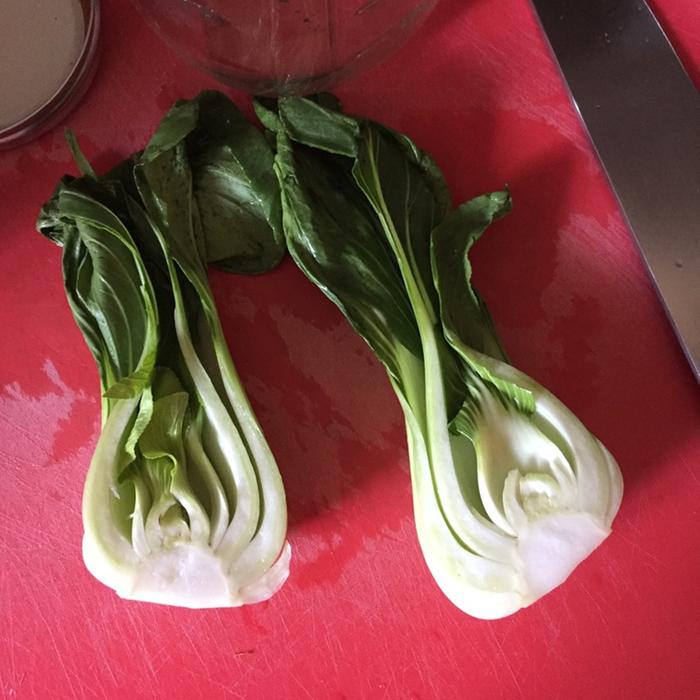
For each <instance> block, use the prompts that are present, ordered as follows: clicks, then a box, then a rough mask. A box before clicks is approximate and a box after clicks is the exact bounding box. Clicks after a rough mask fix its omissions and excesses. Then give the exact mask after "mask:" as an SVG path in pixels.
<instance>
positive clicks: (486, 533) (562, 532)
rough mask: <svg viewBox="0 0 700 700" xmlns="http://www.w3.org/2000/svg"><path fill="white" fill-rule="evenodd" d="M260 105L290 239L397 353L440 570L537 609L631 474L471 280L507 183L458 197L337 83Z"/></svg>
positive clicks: (463, 584) (311, 268) (471, 595)
mask: <svg viewBox="0 0 700 700" xmlns="http://www.w3.org/2000/svg"><path fill="white" fill-rule="evenodd" d="M256 109H257V112H258V115H259V117H260V119H261V121H262V122H263V123H264V125H265V126H266V127H267V129H268V130H269V132H270V134H271V136H272V137H273V138H274V142H275V143H276V156H275V171H276V173H277V176H278V179H279V183H280V188H281V194H282V208H283V224H284V232H285V236H286V239H287V245H288V248H289V250H290V252H291V254H292V256H293V258H294V260H295V261H296V263H297V264H298V266H299V267H300V268H301V269H302V270H303V271H304V273H305V274H306V275H307V276H308V277H309V278H310V279H311V280H312V281H313V282H315V283H316V284H317V285H318V286H319V287H320V289H321V290H323V292H324V293H325V294H326V295H327V296H328V297H329V298H330V299H332V300H333V301H334V302H335V303H336V304H337V305H338V306H339V308H340V309H341V310H342V312H343V313H344V314H345V316H346V317H347V318H348V320H349V321H350V323H351V324H352V325H353V327H354V328H355V329H356V330H357V332H358V333H359V334H360V335H361V336H362V337H364V339H365V340H366V341H367V343H368V344H369V345H370V347H371V348H372V350H373V351H374V352H375V354H376V355H377V357H378V358H379V360H380V361H381V362H382V363H383V364H384V366H385V368H386V370H387V373H388V375H389V379H390V381H391V384H392V386H393V388H394V391H395V392H396V395H397V397H398V399H399V401H400V403H401V406H402V408H403V413H404V417H405V422H406V431H407V436H408V447H409V456H410V467H411V479H412V486H413V495H414V511H415V522H416V527H417V532H418V538H419V541H420V544H421V547H422V551H423V554H424V556H425V560H426V562H427V564H428V567H429V569H430V571H431V572H432V574H433V577H434V578H435V580H436V582H437V583H438V585H439V586H440V588H441V589H442V590H443V591H444V593H445V594H446V595H447V596H448V598H449V599H450V600H451V601H452V602H453V603H454V604H455V605H457V606H458V607H459V608H461V609H462V610H463V611H465V612H467V613H469V614H470V615H473V616H475V617H480V618H499V617H503V616H506V615H509V614H511V613H514V612H516V611H517V610H519V609H520V608H522V607H525V606H527V605H529V604H531V603H532V602H533V601H535V600H537V599H538V598H540V597H541V596H543V595H544V594H546V593H547V592H548V591H551V590H552V589H553V588H555V587H556V586H558V585H559V584H561V583H562V582H563V581H564V580H565V579H566V578H567V577H568V576H569V574H570V573H571V572H572V570H573V569H574V568H575V567H576V566H577V565H578V563H579V562H581V561H582V560H583V559H584V558H586V557H587V556H588V555H589V554H590V553H591V552H592V551H593V550H594V549H595V548H596V547H597V546H598V545H599V544H600V543H601V542H602V541H603V540H604V539H605V538H606V537H607V536H608V534H609V533H610V527H611V523H612V521H613V518H614V517H615V514H616V513H617V510H618V507H619V505H620V499H621V495H622V480H621V476H620V471H619V469H618V467H617V464H616V463H615V461H614V459H613V458H612V457H611V455H610V453H609V452H608V451H607V450H606V449H605V447H603V445H602V444H601V443H600V442H599V441H598V440H597V439H596V438H595V437H594V436H593V435H591V433H589V431H588V430H587V429H586V428H585V427H584V426H583V425H582V424H581V422H580V421H579V420H578V419H577V418H576V417H575V416H574V415H573V413H572V412H571V411H569V410H568V409H567V408H566V407H565V406H564V405H563V404H562V403H561V402H560V401H558V400H557V399H556V398H555V397H554V396H552V395H551V394H550V393H549V392H548V391H546V390H545V389H544V388H543V387H541V386H539V385H538V384H537V383H536V382H535V381H533V380H532V379H530V378H529V377H527V376H526V375H525V374H523V373H522V372H520V371H518V370H516V369H515V368H513V367H512V366H510V364H509V363H508V361H507V358H506V355H505V353H504V351H503V349H502V348H501V344H500V342H499V339H498V337H497V335H496V332H495V330H494V326H493V323H492V321H491V318H490V316H489V314H488V312H487V309H486V306H485V304H484V302H483V300H482V299H481V297H480V296H479V295H478V293H477V292H476V291H475V290H474V288H473V287H472V285H471V265H470V261H469V256H468V254H469V251H470V248H471V246H472V244H473V243H474V242H475V241H476V240H477V239H478V238H479V236H480V235H481V234H482V233H483V232H484V230H485V229H486V228H487V227H488V226H489V225H490V224H491V222H492V221H493V220H494V219H497V218H499V217H501V216H503V215H504V214H506V213H507V212H508V211H509V209H510V206H511V202H510V195H509V194H508V192H506V191H504V192H494V193H491V194H488V195H484V196H482V197H477V198H476V199H473V200H471V201H469V202H466V203H465V204H463V205H461V206H460V207H457V208H456V209H454V208H452V206H451V203H450V198H449V195H448V192H447V187H446V185H445V182H444V180H443V177H442V175H441V173H440V171H439V170H438V168H437V166H436V165H435V164H434V163H433V161H432V160H431V159H430V158H429V157H428V156H427V155H426V154H425V153H423V152H421V151H420V150H419V149H418V148H417V147H416V146H415V144H414V143H413V142H412V141H411V140H410V139H408V138H407V137H406V136H404V135H403V134H399V133H396V132H394V131H391V130H390V129H387V128H385V127H383V126H381V125H379V124H377V123H373V122H371V121H366V120H356V119H353V118H351V117H349V116H346V115H344V114H342V113H340V111H339V110H338V107H337V105H336V104H335V103H334V102H333V100H332V99H331V98H330V97H329V96H320V97H318V98H315V99H302V98H281V99H279V100H278V101H277V102H270V101H260V102H259V103H258V104H257V107H256ZM368 410H371V408H370V407H368Z"/></svg>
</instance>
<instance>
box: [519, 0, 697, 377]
mask: <svg viewBox="0 0 700 700" xmlns="http://www.w3.org/2000/svg"><path fill="white" fill-rule="evenodd" d="M532 4H533V5H534V7H535V9H536V11H537V14H538V15H539V19H540V23H541V25H542V28H543V29H544V32H545V34H546V36H547V39H548V41H549V44H550V46H551V48H552V51H553V53H554V55H555V57H556V60H557V62H558V63H559V66H560V68H561V71H562V73H563V75H564V78H565V79H566V82H567V84H568V86H569V89H570V91H571V95H572V98H573V101H574V104H575V106H576V107H577V109H578V111H579V114H580V115H581V119H582V120H583V123H584V124H585V126H586V128H587V129H588V133H589V134H590V137H591V140H592V141H593V145H594V147H595V149H596V151H597V153H598V156H599V158H600V160H601V162H602V164H603V168H604V169H605V172H606V173H607V175H608V178H609V180H610V183H611V184H612V187H613V190H614V191H615V194H616V195H617V198H618V200H619V202H620V205H621V206H622V210H623V211H624V213H625V216H626V218H627V222H628V223H629V226H630V229H631V230H632V232H633V233H634V235H635V237H636V240H637V244H638V247H639V250H640V252H641V254H642V256H643V257H644V259H645V261H646V264H647V266H648V268H649V271H650V273H651V276H652V278H653V280H654V283H655V286H656V289H657V291H658V293H659V296H660V297H661V300H662V302H663V304H664V306H665V308H666V312H667V313H668V316H669V319H670V321H671V324H672V325H673V328H674V330H675V332H676V334H677V336H678V339H679V340H680V342H681V346H682V347H683V350H684V352H685V354H686V357H687V358H688V361H689V362H690V365H691V368H692V369H693V372H694V373H695V377H696V379H697V380H698V381H700V94H699V93H698V91H697V90H696V88H695V86H694V85H693V83H692V82H691V80H690V78H689V77H688V74H687V73H686V72H685V70H684V69H683V66H682V65H681V63H680V61H679V59H678V56H677V55H676V53H675V51H674V50H673V47H672V46H671V44H670V43H669V41H668V39H667V38H666V35H665V34H664V32H663V30H662V29H661V27H660V26H659V24H658V22H657V21H656V18H655V17H654V15H653V13H652V11H651V10H650V9H649V7H648V6H647V4H646V3H645V2H644V0H532Z"/></svg>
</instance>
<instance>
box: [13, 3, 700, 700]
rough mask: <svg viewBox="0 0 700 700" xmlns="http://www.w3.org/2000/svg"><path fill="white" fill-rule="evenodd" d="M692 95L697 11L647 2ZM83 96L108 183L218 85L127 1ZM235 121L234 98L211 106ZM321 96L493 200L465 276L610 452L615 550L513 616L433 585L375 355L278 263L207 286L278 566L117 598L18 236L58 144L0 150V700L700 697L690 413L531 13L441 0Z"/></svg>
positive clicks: (84, 402) (699, 556) (90, 369)
mask: <svg viewBox="0 0 700 700" xmlns="http://www.w3.org/2000/svg"><path fill="white" fill-rule="evenodd" d="M654 7H655V9H656V10H657V12H658V14H659V16H660V18H661V20H662V22H663V23H664V25H665V27H666V29H667V30H668V31H669V34H670V36H671V37H672V39H673V41H674V43H675V44H676V46H677V47H678V51H679V54H680V55H681V58H682V59H683V60H684V61H685V63H686V65H687V67H688V70H689V72H690V73H691V76H692V77H693V78H694V79H695V80H696V84H697V81H698V74H699V73H698V67H699V66H700V42H699V41H698V36H700V9H699V6H698V4H697V2H695V1H694V0H675V1H672V0H665V1H662V0H658V2H657V3H655V6H654ZM103 9H104V32H103V38H102V56H101V63H100V66H99V71H98V74H97V76H96V79H95V82H94V84H93V85H92V87H91V88H90V90H89V92H88V94H87V95H86V97H85V99H84V101H83V102H82V103H81V105H80V106H79V108H78V109H77V110H76V111H75V112H74V113H73V114H72V115H71V116H70V118H69V120H68V122H67V123H68V124H70V126H71V127H72V128H73V129H74V130H75V132H76V133H77V135H78V137H79V139H80V142H81V144H82V145H83V147H84V150H85V151H86V154H87V155H88V157H89V158H90V159H91V160H92V161H93V163H94V165H95V167H96V168H97V169H98V170H104V169H106V168H108V167H110V166H112V165H113V164H115V163H116V162H118V161H119V160H120V159H121V158H122V157H124V156H125V155H127V154H128V153H130V152H131V151H134V150H136V149H138V148H141V147H142V146H143V145H144V143H145V141H146V139H147V138H148V135H149V134H150V133H151V131H152V130H153V128H154V127H155V125H156V124H157V122H158V120H159V118H160V117H161V115H162V114H163V112H164V111H165V110H166V109H167V108H168V107H169V106H170V105H171V104H172V102H173V101H174V100H175V99H177V98H181V97H191V96H193V95H195V94H196V93H197V92H198V91H199V90H201V89H203V88H207V87H209V88H211V87H216V85H215V83H214V82H213V81H212V80H211V79H209V78H207V77H205V76H203V75H202V74H200V73H198V72H196V71H195V70H194V69H191V68H189V67H187V66H186V65H185V64H184V63H183V62H182V61H180V60H179V59H178V58H177V56H175V55H174V54H173V53H172V52H171V51H170V50H169V49H167V48H166V47H165V46H164V45H163V44H161V42H160V41H159V40H158V39H157V38H156V37H155V36H154V35H153V34H152V33H151V31H150V30H149V29H148V28H147V27H146V26H145V25H144V24H143V22H142V20H141V19H140V18H139V16H138V15H137V14H136V12H135V11H134V9H133V7H132V6H131V4H130V3H124V2H120V1H119V0H105V2H104V3H103ZM229 94H230V95H231V96H232V97H233V98H234V99H235V100H236V102H237V103H238V104H239V105H241V106H242V107H244V108H245V109H246V110H249V101H248V100H247V99H246V98H245V97H244V96H243V95H241V94H239V93H235V92H229ZM337 94H338V95H339V96H340V97H341V99H342V100H343V102H344V105H345V108H346V110H347V111H349V112H353V113H356V114H361V115H366V116H369V117H372V118H375V119H379V120H381V121H383V122H385V123H387V124H389V125H390V126H392V127H394V128H397V129H400V130H402V131H405V132H406V133H408V134H409V135H411V136H412V137H413V138H414V139H415V140H416V141H417V142H418V144H419V145H420V146H421V147H423V148H424V149H426V150H427V151H428V152H430V153H431V154H432V155H433V156H434V157H435V158H436V159H437V161H438V163H439V164H440V166H441V167H442V168H443V170H444V172H445V174H446V177H447V180H448V182H449V185H450V188H451V191H452V193H453V195H454V198H455V201H461V200H463V199H465V198H468V197H470V196H474V195H477V194H480V193H482V192H485V191H489V190H493V189H498V188H501V187H502V186H503V185H504V184H505V183H507V184H508V185H509V187H510V189H511V192H512V196H513V200H514V211H513V213H512V214H511V215H509V216H508V217H507V218H505V219H504V220H502V221H500V222H498V223H497V224H496V225H494V226H493V228H492V230H490V231H489V232H488V234H487V235H486V236H485V237H484V238H483V239H482V241H480V242H479V244H478V246H477V248H476V249H475V254H474V266H475V281H476V284H477V286H478V287H479V289H480V291H481V292H482V294H483V296H484V297H485V298H486V300H487V302H488V303H489V306H490V309H491V311H492V314H493V316H494V318H495V320H496V323H497V326H498V328H499V330H500V332H501V335H502V337H503V340H504V344H505V346H506V347H507V348H508V350H509V352H510V355H511V357H512V359H513V361H514V363H515V364H516V365H517V366H519V367H520V368H521V369H523V370H524V371H526V372H527V373H529V374H531V375H532V376H533V377H535V378H536V379H537V380H538V381H540V382H541V383H543V384H544V385H545V386H547V387H548V388H550V389H551V390H552V391H553V392H554V393H556V394H557V395H558V396H559V397H560V398H561V399H562V400H564V402H565V403H567V404H568V405H569V406H570V407H571V408H572V409H573V410H574V412H575V413H576V414H577V415H579V416H580V418H581V419H582V420H583V421H584V422H585V423H586V424H587V426H588V427H589V428H590V429H591V430H592V431H593V432H594V433H595V434H596V435H598V436H599V437H600V438H601V439H602V440H603V442H604V443H605V444H606V445H607V446H608V447H609V448H610V450H611V451H612V452H613V454H614V455H615V456H616V457H617V459H618V461H619V463H620V466H621V468H622V471H623V473H624V477H625V486H626V493H625V499H624V501H623V504H622V508H621V510H620V513H619V516H618V518H617V520H616V521H615V525H614V532H613V534H612V536H611V537H610V538H609V539H608V540H607V541H606V542H605V543H604V544H603V546H602V547H601V548H600V549H599V550H597V551H596V552H595V553H594V554H593V555H592V556H591V557H590V558H589V559H588V560H587V561H586V562H584V563H583V564H582V565H581V566H580V567H579V568H578V569H577V570H576V572H575V573H574V575H573V576H572V577H571V578H570V580H569V581H568V582H567V583H566V584H565V585H563V586H562V587H560V588H559V589H557V590H556V591H554V592H553V593H552V594H550V595H549V596H547V597H546V598H545V599H544V600H542V601H540V602H539V603H537V604H536V605H534V606H533V607H531V608H529V609H527V610H525V611H522V612H521V613H519V614H517V615H515V616H513V617H510V618H507V619H504V620H501V621H496V622H482V621H478V620H474V619H471V618H469V617H467V616H465V615H464V614H462V613H460V612H459V611H458V610H457V609H456V608H455V607H453V606H452V604H451V603H449V602H448V601H447V600H446V599H445V598H444V597H443V596H442V594H441V593H440V592H439V590H438V589H437V587H436V585H435V584H434V582H433V581H432V579H431V578H430V576H429V574H428V572H427V569H426V567H425V564H424V562H423V559H422V557H421V554H420V550H419V547H418V543H417V540H416V534H415V530H414V525H413V518H412V511H411V509H412V504H411V491H410V483H409V474H408V458H407V452H406V447H405V436H404V430H403V424H402V420H401V414H400V410H399V407H398V404H397V402H396V400H395V398H394V395H393V393H392V391H391V389H390V387H389V384H388V382H387V381H386V378H385V376H384V374H383V371H382V369H381V368H380V367H379V365H378V363H377V362H376V361H375V359H374V358H373V356H372V355H371V353H370V352H369V350H368V348H367V347H366V346H365V345H364V343H363V341H362V340H360V339H359V338H358V337H357V336H356V335H354V334H353V332H352V331H351V329H350V327H349V326H348V325H347V323H346V322H345V321H344V319H343V317H342V316H341V315H340V313H339V312H338V311H337V310H336V309H335V307H334V306H333V305H332V304H331V303H330V302H329V301H327V300H326V299H325V298H324V297H323V296H322V294H321V293H320V292H319V291H318V290H316V289H315V288H314V287H313V286H312V285H311V284H310V283H309V282H307V281H306V280H305V278H304V277H303V276H302V274H301V273H300V272H299V271H298V270H297V269H296V268H295V267H294V266H293V265H292V264H291V263H290V262H289V261H287V262H285V263H284V264H283V265H282V266H281V267H280V268H279V269H277V270H276V271H274V272H273V273H271V274H269V275H265V276H263V277H256V278H243V277H236V276H230V275H225V274H221V273H217V272H212V276H211V281H212V286H213V289H214V292H215V295H216V298H217V301H218V302H219V309H220V313H221V316H222V320H223V324H224V329H225V332H226V336H227V339H228V341H229V344H230V348H231V352H232V355H233V358H234V361H235V363H236V365H237V367H238V368H239V370H240V373H241V375H242V377H243V380H244V382H245V385H246V387H247V390H248V392H249V394H250V397H251V400H252V402H253V404H254V407H255V410H256V412H257V415H258V417H259V419H260V422H261V423H262V425H263V428H264V430H265V432H266V434H267V436H268V437H269V441H270V443H271V445H272V447H273V449H274V451H275V454H276V455H277V458H278V461H279V465H280V469H281V472H282V475H283V479H284V483H285V487H286V491H287V496H288V501H289V522H290V528H289V539H290V542H291V545H292V550H293V562H292V573H291V576H290V578H289V580H288V582H287V584H286V586H285V587H284V588H283V589H282V591H281V592H280V593H279V594H278V595H277V596H276V597H274V598H273V599H272V600H270V601H269V602H266V603H262V604H260V605H256V606H254V607H247V608H242V609H232V610H213V611H190V610H180V609H172V608H164V607H159V606H154V605H146V604H139V603H133V602H126V601H123V600H121V599H119V598H118V597H116V595H115V594H113V592H112V591H110V590H108V589H106V588H105V587H103V586H102V585H100V584H99V583H97V582H96V581H95V580H94V579H92V578H91V576H90V575H89V574H88V573H87V572H86V570H85V568H84V566H83V563H82V559H81V552H80V540H81V534H82V530H81V522H80V500H81V490H82V482H83V478H84V475H85V470H86V467H87V464H88V462H89V459H90V456H91V453H92V450H93V448H94V445H95V441H96V439H97V436H98V433H99V420H100V419H99V407H100V404H99V397H98V380H97V371H96V369H95V367H94V364H93V361H92V358H91V357H90V355H89V353H88V350H87V348H86V347H85V345H84V343H83V341H82V339H81V337H80V334H79V332H78V330H77V328H76V327H75V324H74V322H73V320H72V318H71V315H70V312H69V309H68V305H67V302H66V300H65V297H64V294H63V291H62V280H61V270H60V251H59V250H58V249H57V248H56V247H54V246H52V245H51V244H50V243H49V242H48V241H46V240H45V239H43V238H41V237H40V236H38V235H37V234H36V233H35V232H34V230H33V225H34V220H35V217H36V214H37V211H38V209H39V207H40V205H41V204H42V202H43V201H44V200H45V199H46V198H47V197H48V196H49V195H50V193H51V190H52V188H53V186H54V184H55V182H56V181H57V179H58V178H59V177H60V176H61V175H62V174H63V173H64V172H74V169H73V166H72V165H71V163H70V159H69V156H68V152H67V148H66V146H65V144H64V141H63V138H62V134H61V129H56V130H54V131H53V132H50V133H48V134H46V135H45V136H42V137H41V138H39V139H38V140H37V141H36V142H34V143H32V144H30V145H27V146H25V147H22V148H19V149H15V150H13V151H7V152H0V226H1V232H0V239H1V244H0V280H1V282H0V329H1V330H0V484H1V485H0V495H1V498H0V696H2V697H6V698H92V697H96V698H109V699H112V698H129V699H139V698H143V699H144V700H145V699H150V698H171V699H178V698H193V699H196V698H202V699H206V700H209V699H212V698H246V699H250V698H265V699H268V698H271V699H277V698H312V699H313V700H323V699H325V698H328V699H335V700H340V699H341V698H345V699H347V700H353V699H355V698H370V699H374V698H377V699H380V698H389V699H393V698H402V699H403V698H406V699H409V698H410V699H412V700H428V699H436V700H452V699H455V700H456V699H457V698H469V699H470V700H480V699H482V698H483V699H484V700H486V699H488V700H492V699H498V698H504V699H505V698H507V699H511V698H533V699H544V698H546V699H548V700H549V699H554V698H561V699H562V700H575V699H578V698H581V699H583V698H596V699H605V698H618V699H619V698H630V699H634V700H641V699H644V698H649V699H651V698H690V697H691V696H693V688H695V689H696V690H697V688H698V686H699V685H700V670H699V669H700V655H699V651H698V649H699V647H698V643H697V641H698V620H699V619H700V605H699V598H700V596H699V592H698V575H699V574H700V546H699V545H700V537H699V535H698V532H699V531H700V529H699V528H698V502H699V501H700V488H699V477H698V466H699V464H700V402H699V398H700V396H699V393H698V387H697V385H696V384H695V383H694V380H693V378H692V375H691V373H690V370H689V369H688V367H687V366H686V364H685V362H684V359H683V356H682V354H681V351H680V349H679V348H678V345H677V343H676V341H675V338H674V336H673V333H672V331H671V329H670V327H669V325H668V323H667V321H666V319H665V317H664V314H663V311H662V309H661V306H660V304H659V303H658V301H657V299H656V297H655V295H654V292H653V289H652V286H651V284H650V281H649V279H648V277H647V275H646V272H645V270H644V268H643V266H642V263H641V261H640V259H639V257H638V255H637V253H636V250H635V247H634V244H633V243H632V240H631V238H630V234H629V231H628V230H627V228H626V226H625V223H624V221H623V219H622V216H621V214H620V211H619V209H618V207H617V205H616V202H615V200H614V198H613V195H612V194H611V191H610V188H609V186H608V184H607V182H606V180H605V178H604V175H603V174H602V171H601V168H600V167H599V164H598V163H597V161H596V158H595V156H594V154H593V152H592V149H591V146H590V144H589V142H588V140H587V137H586V135H585V132H584V131H583V130H582V127H581V126H580V124H579V123H578V121H577V117H576V114H575V112H574V110H573V108H572V106H571V104H570V102H569V101H568V97H567V94H566V92H565V90H564V87H563V84H562V82H561V79H560V77H559V75H558V73H557V70H556V69H555V67H554V64H553V63H552V60H551V57H550V55H549V53H548V51H547V49H546V46H545V43H544V41H543V39H542V38H541V36H540V34H539V31H538V28H537V25H536V22H535V20H534V16H533V14H532V11H531V9H530V7H529V5H528V3H527V2H526V1H525V0H502V2H498V3H496V2H487V1H485V0H472V1H467V2H464V1H459V0H444V1H443V2H442V3H440V4H439V5H438V9H437V10H436V11H435V13H434V14H433V15H432V16H431V17H430V18H429V20H428V21H427V22H426V23H425V24H424V25H423V26H422V27H421V29H420V30H419V31H418V33H417V34H416V35H415V36H414V37H413V38H412V39H411V40H410V41H409V43H408V44H407V45H406V46H405V47H404V48H403V49H402V50H401V51H399V52H398V53H397V54H396V55H395V56H393V57H392V58H391V59H390V60H388V61H387V62H386V63H384V64H383V65H382V66H380V67H378V68H375V69H373V70H371V71H369V72H368V73H366V74H365V75H363V76H362V77H360V78H358V79H356V80H354V81H352V82H348V83H346V84H345V85H343V86H342V87H341V88H340V89H338V91H337Z"/></svg>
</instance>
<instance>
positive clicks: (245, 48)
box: [136, 0, 436, 95]
mask: <svg viewBox="0 0 700 700" xmlns="http://www.w3.org/2000/svg"><path fill="white" fill-rule="evenodd" d="M136 3H137V5H138V6H139V7H140V9H141V11H142V13H143V15H144V17H145V18H146V20H147V21H148V22H149V23H150V24H151V26H152V27H153V28H154V29H155V30H156V32H157V33H158V34H160V36H162V37H163V38H164V39H165V40H166V42H167V43H168V44H170V45H171V46H172V47H173V48H174V49H175V51H176V52H177V53H179V54H180V55H181V56H183V57H184V58H185V59H187V60H188V61H189V62H190V63H193V64H195V65H196V66H198V67H200V68H202V69H204V70H205V71H207V72H208V73H210V74H211V75H213V76H214V77H215V78H217V79H218V80H219V81H220V82H222V83H225V84H226V85H231V86H232V87H236V88H239V89H242V90H245V91H247V92H250V93H253V94H256V95H289V94H308V93H313V92H319V91H322V90H327V89H328V88H330V87H332V86H333V85H335V84H336V83H337V82H338V81H339V80H341V79H343V78H345V77H348V76H350V75H352V74H356V73H357V72H359V71H361V70H363V69H365V68H367V67H368V66H370V65H371V64H373V63H375V62H377V61H379V60H380V59H381V58H383V57H385V56H386V55H388V54H389V53H390V52H391V51H393V50H394V49H396V48H398V47H399V46H400V45H401V43H402V42H403V41H404V40H405V39H406V38H407V37H408V36H409V35H410V34H411V32H412V31H413V30H414V29H415V28H416V27H417V26H418V24H419V23H420V21H421V20H422V19H424V18H425V17H426V16H427V14H428V12H429V11H430V10H431V9H432V8H433V6H434V5H435V3H436V0H136Z"/></svg>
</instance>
